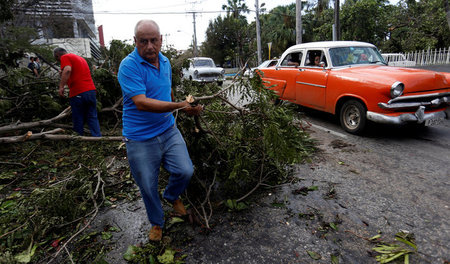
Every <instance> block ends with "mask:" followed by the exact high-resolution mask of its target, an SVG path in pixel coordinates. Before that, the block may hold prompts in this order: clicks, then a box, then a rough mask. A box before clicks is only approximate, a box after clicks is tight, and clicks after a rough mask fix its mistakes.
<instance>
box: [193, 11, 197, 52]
mask: <svg viewBox="0 0 450 264" xmlns="http://www.w3.org/2000/svg"><path fill="white" fill-rule="evenodd" d="M195 15H196V12H192V17H193V18H194V22H193V24H194V36H193V38H194V57H197V31H196V25H195Z"/></svg>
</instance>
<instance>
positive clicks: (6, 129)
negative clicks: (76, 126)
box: [0, 106, 72, 134]
mask: <svg viewBox="0 0 450 264" xmlns="http://www.w3.org/2000/svg"><path fill="white" fill-rule="evenodd" d="M71 112H72V111H71V109H70V106H69V107H67V108H66V109H64V111H62V112H61V113H59V114H58V115H57V116H55V117H53V118H50V119H46V120H40V121H36V122H29V123H19V124H11V125H7V126H3V127H0V134H2V133H7V132H12V131H15V130H21V129H30V128H33V127H38V126H46V125H49V124H51V123H53V122H55V121H56V120H60V119H62V118H64V117H66V116H69V115H70V113H71Z"/></svg>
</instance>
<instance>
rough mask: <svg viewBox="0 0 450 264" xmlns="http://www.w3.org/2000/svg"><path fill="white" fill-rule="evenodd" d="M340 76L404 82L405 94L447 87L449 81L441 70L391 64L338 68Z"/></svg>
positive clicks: (448, 76)
mask: <svg viewBox="0 0 450 264" xmlns="http://www.w3.org/2000/svg"><path fill="white" fill-rule="evenodd" d="M339 71H340V72H341V73H340V74H339V73H337V75H341V76H340V77H341V78H357V79H359V80H361V78H362V77H363V78H364V79H365V80H364V81H366V82H375V83H380V84H382V83H384V84H390V85H391V84H393V83H394V82H396V81H399V82H402V83H404V84H405V92H404V93H405V94H406V93H414V92H422V91H432V90H438V89H443V88H448V87H449V83H450V74H448V73H443V72H434V71H428V70H422V69H414V68H402V67H392V66H380V65H371V66H360V67H351V68H346V69H342V70H339Z"/></svg>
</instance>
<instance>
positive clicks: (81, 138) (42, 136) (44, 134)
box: [0, 128, 122, 143]
mask: <svg viewBox="0 0 450 264" xmlns="http://www.w3.org/2000/svg"><path fill="white" fill-rule="evenodd" d="M63 131H64V129H62V128H57V129H53V130H50V131H46V132H42V133H36V134H33V133H32V132H31V131H28V132H27V133H25V134H24V135H21V136H13V137H2V138H0V143H17V142H24V141H26V140H36V139H49V140H79V141H121V140H122V137H121V136H117V137H85V136H76V135H55V134H56V133H60V132H63Z"/></svg>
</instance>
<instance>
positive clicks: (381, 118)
mask: <svg viewBox="0 0 450 264" xmlns="http://www.w3.org/2000/svg"><path fill="white" fill-rule="evenodd" d="M366 116H367V119H368V120H371V121H373V122H376V123H382V124H394V125H402V124H406V123H418V124H421V123H423V122H425V121H426V120H429V119H441V118H446V119H450V108H449V107H447V109H446V110H444V111H440V112H434V113H429V114H426V113H425V106H420V107H419V109H417V111H416V112H415V113H414V114H402V115H399V116H388V115H383V114H379V113H375V112H370V111H367V114H366Z"/></svg>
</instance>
